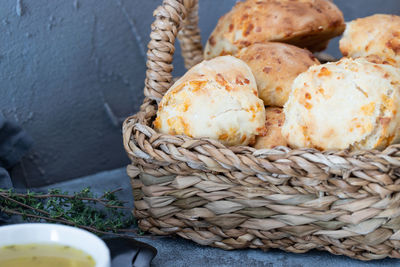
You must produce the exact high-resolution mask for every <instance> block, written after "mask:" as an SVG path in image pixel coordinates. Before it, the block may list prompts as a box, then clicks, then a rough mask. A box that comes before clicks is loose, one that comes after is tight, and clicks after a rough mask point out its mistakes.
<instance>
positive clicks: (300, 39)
mask: <svg viewBox="0 0 400 267" xmlns="http://www.w3.org/2000/svg"><path fill="white" fill-rule="evenodd" d="M342 33H343V37H342V39H341V40H340V50H341V52H342V54H343V56H344V58H342V59H340V60H339V61H336V62H328V63H325V64H320V62H319V61H318V59H316V58H315V57H314V55H313V54H312V52H319V51H322V50H323V49H325V48H326V47H327V45H328V42H329V40H330V39H332V38H333V37H335V36H339V35H341V34H342ZM204 58H205V60H204V61H203V62H201V63H199V64H198V65H196V66H194V67H193V68H191V69H190V70H189V71H187V73H186V74H185V75H184V76H183V77H181V78H180V79H179V80H178V81H176V82H175V84H174V85H173V86H172V87H171V88H170V89H169V90H168V91H167V92H166V94H165V95H164V97H163V98H162V100H161V102H160V103H159V105H158V112H157V117H156V119H155V121H154V127H155V129H156V130H157V131H159V132H161V133H167V134H173V135H187V136H189V137H196V138H200V137H207V138H212V139H215V140H218V141H220V142H221V143H223V144H225V145H227V146H237V145H250V146H254V147H255V148H257V149H265V148H273V147H276V146H289V147H292V148H303V147H309V148H315V149H318V150H321V151H324V150H332V149H334V150H335V149H349V150H357V149H384V148H385V147H387V146H388V145H390V144H393V143H398V142H400V70H399V67H400V17H398V16H394V15H382V14H379V15H373V16H370V17H366V18H361V19H357V20H355V21H352V22H349V23H347V25H346V23H345V22H344V18H343V15H342V12H341V11H340V10H339V9H338V7H337V6H336V5H335V4H334V3H333V2H332V1H329V0H246V1H244V2H238V3H237V4H236V5H235V6H234V7H233V9H232V10H231V11H230V12H228V13H227V14H225V15H224V16H222V17H221V18H220V19H219V21H218V23H217V26H216V27H215V29H214V31H213V32H212V33H211V35H210V37H209V39H208V41H207V44H206V47H205V51H204Z"/></svg>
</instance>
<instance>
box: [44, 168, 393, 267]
mask: <svg viewBox="0 0 400 267" xmlns="http://www.w3.org/2000/svg"><path fill="white" fill-rule="evenodd" d="M88 186H90V187H91V189H92V191H93V192H94V193H97V194H101V193H103V192H104V191H106V190H112V189H116V188H119V187H121V188H124V190H123V191H121V192H119V193H118V194H119V198H120V199H121V200H124V201H127V205H131V206H133V196H132V191H131V187H130V183H129V178H128V176H127V175H126V172H125V168H122V169H116V170H113V171H107V172H101V173H98V174H95V175H91V176H87V177H84V178H81V179H76V180H73V181H69V182H63V183H58V184H53V185H51V186H49V187H42V188H40V190H43V189H47V188H61V189H63V190H67V191H69V192H74V191H79V190H80V189H82V188H84V187H88ZM140 240H141V241H143V242H145V243H148V244H150V245H152V246H154V247H156V248H157V250H158V255H157V256H156V258H155V259H154V260H153V266H202V267H204V266H219V267H220V266H282V267H286V266H293V267H294V266H296V267H302V266H304V267H306V266H324V267H330V266H354V267H355V266H400V260H396V259H384V260H376V261H371V262H362V261H358V260H353V259H350V258H347V257H344V256H335V255H332V254H330V253H328V252H321V251H311V252H308V253H305V254H294V253H288V252H284V251H281V250H276V249H273V250H270V251H262V250H259V249H244V250H234V251H225V250H222V249H218V248H212V247H206V246H200V245H198V244H196V243H194V242H191V241H188V240H185V239H183V238H179V237H161V238H153V239H149V238H141V239H140ZM121 267H122V266H121Z"/></svg>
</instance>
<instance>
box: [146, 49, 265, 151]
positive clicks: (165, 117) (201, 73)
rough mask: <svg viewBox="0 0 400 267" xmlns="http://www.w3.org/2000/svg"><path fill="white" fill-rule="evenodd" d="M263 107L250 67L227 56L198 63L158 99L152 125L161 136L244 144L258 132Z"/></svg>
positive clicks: (260, 126)
mask: <svg viewBox="0 0 400 267" xmlns="http://www.w3.org/2000/svg"><path fill="white" fill-rule="evenodd" d="M264 122H265V108H264V105H263V102H262V100H261V99H259V98H258V93H257V85H256V82H255V79H254V76H253V74H252V73H251V70H250V68H249V67H248V66H247V65H246V63H244V62H243V61H241V60H240V59H237V58H235V57H232V56H223V57H217V58H215V59H212V60H209V61H203V62H201V63H199V64H197V65H196V66H194V67H193V68H191V69H190V70H189V71H188V72H186V74H185V75H184V76H183V77H182V78H180V79H179V80H178V81H177V82H175V84H174V85H173V86H172V87H171V88H170V89H169V90H168V91H167V92H166V94H165V95H164V97H163V98H162V100H161V102H160V104H159V107H158V112H157V118H156V120H155V122H154V126H155V129H156V130H158V131H159V132H161V133H168V134H185V135H187V136H189V137H209V138H212V139H215V140H219V141H220V142H221V143H223V144H225V145H230V146H232V145H248V144H251V143H254V141H255V136H256V135H258V134H260V133H262V132H263V131H264V128H265V126H264Z"/></svg>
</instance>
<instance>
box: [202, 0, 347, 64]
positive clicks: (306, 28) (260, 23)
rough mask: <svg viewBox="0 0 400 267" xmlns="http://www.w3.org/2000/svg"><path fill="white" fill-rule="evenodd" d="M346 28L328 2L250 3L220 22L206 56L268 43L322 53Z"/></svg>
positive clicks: (261, 0)
mask: <svg viewBox="0 0 400 267" xmlns="http://www.w3.org/2000/svg"><path fill="white" fill-rule="evenodd" d="M344 29H345V23H344V19H343V14H342V12H341V11H340V10H339V9H338V8H337V6H336V5H335V4H334V3H332V2H331V1H328V0H247V1H245V2H238V3H237V4H236V5H235V6H234V7H233V9H232V10H231V11H230V12H228V13H227V14H225V15H224V16H222V17H221V18H220V19H219V21H218V23H217V26H216V27H215V29H214V31H213V32H212V34H211V35H210V37H209V39H208V41H207V44H206V47H205V51H204V57H205V58H206V59H209V58H213V57H216V56H221V55H234V54H235V53H237V52H238V51H239V50H240V49H241V48H243V47H246V46H249V45H251V44H254V43H262V42H267V41H275V42H284V43H289V44H293V45H296V46H299V47H301V48H308V49H309V50H311V51H313V52H314V51H322V50H324V49H325V48H326V46H327V44H328V42H329V39H331V38H333V37H335V36H338V35H340V34H342V32H343V31H344Z"/></svg>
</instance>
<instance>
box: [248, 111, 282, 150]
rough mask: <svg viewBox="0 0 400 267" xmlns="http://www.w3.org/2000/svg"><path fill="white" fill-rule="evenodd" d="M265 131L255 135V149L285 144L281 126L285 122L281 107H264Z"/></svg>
mask: <svg viewBox="0 0 400 267" xmlns="http://www.w3.org/2000/svg"><path fill="white" fill-rule="evenodd" d="M265 115H266V120H265V128H266V130H265V133H263V134H262V135H260V136H257V138H256V143H255V145H254V147H255V148H257V149H263V148H274V147H276V146H287V143H286V140H285V138H284V137H283V136H282V133H281V128H282V126H283V123H284V122H285V114H284V113H283V109H282V108H274V107H272V108H266V109H265Z"/></svg>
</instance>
